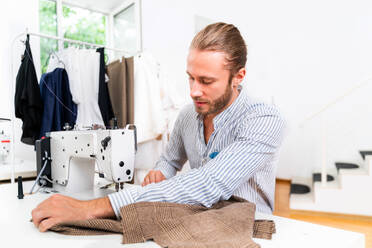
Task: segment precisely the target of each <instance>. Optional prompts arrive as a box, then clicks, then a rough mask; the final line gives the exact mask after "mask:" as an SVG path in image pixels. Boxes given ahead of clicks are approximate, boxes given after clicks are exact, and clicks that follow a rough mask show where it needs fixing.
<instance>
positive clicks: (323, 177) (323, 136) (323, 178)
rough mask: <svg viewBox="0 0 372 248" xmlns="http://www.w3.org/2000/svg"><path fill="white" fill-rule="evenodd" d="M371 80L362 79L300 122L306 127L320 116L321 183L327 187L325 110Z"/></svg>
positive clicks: (302, 126) (301, 125)
mask: <svg viewBox="0 0 372 248" xmlns="http://www.w3.org/2000/svg"><path fill="white" fill-rule="evenodd" d="M370 82H372V77H371V78H368V79H366V80H362V81H361V82H360V83H359V84H357V85H356V86H353V87H352V88H350V89H348V90H347V91H346V92H345V93H344V94H342V95H340V96H338V97H336V98H334V99H333V100H332V101H330V102H329V103H327V104H325V105H324V106H322V107H321V108H320V109H319V110H318V111H316V112H314V113H312V114H311V115H309V116H308V117H307V118H305V119H304V120H303V121H301V122H300V125H299V127H300V128H304V127H305V125H306V124H307V123H308V122H309V121H310V120H313V119H315V118H317V117H320V121H321V142H322V145H321V147H322V166H321V168H322V169H321V183H322V187H326V184H327V131H326V130H327V129H326V121H325V111H327V110H328V109H330V108H331V107H333V106H335V105H336V104H338V103H339V102H341V101H343V100H344V99H345V98H347V97H348V96H350V95H352V94H354V93H355V92H356V91H357V90H358V89H360V88H363V87H365V86H366V85H368V84H369V83H370Z"/></svg>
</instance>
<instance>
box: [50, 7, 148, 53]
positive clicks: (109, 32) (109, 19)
mask: <svg viewBox="0 0 372 248" xmlns="http://www.w3.org/2000/svg"><path fill="white" fill-rule="evenodd" d="M47 1H52V2H55V3H56V15H57V37H58V38H64V30H63V25H62V23H63V19H64V18H63V5H65V6H70V7H78V8H82V9H86V10H89V11H92V12H97V13H100V14H102V15H104V16H105V18H106V32H105V33H106V44H105V46H108V47H113V44H114V17H115V16H116V15H117V14H119V13H121V12H122V11H124V10H125V9H127V8H128V7H130V6H132V5H134V15H135V26H136V50H137V53H140V52H141V51H142V18H141V0H125V1H124V2H123V3H122V4H120V5H119V6H117V7H116V8H114V9H113V10H112V11H111V12H109V13H107V12H104V11H101V10H98V9H94V8H87V7H85V6H82V5H79V4H71V3H70V2H65V1H63V0H47ZM57 47H58V49H60V48H63V41H58V46H57ZM108 52H109V54H110V53H111V55H112V56H110V57H113V51H108Z"/></svg>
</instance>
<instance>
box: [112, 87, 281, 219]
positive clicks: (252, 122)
mask: <svg viewBox="0 0 372 248" xmlns="http://www.w3.org/2000/svg"><path fill="white" fill-rule="evenodd" d="M213 125H214V131H213V133H212V134H211V136H210V138H209V140H208V144H205V141H204V124H203V120H202V118H201V116H199V115H198V113H197V112H196V111H195V110H194V106H193V105H192V104H190V105H187V106H186V107H185V108H183V109H182V110H181V112H180V114H179V116H178V118H177V120H176V123H175V126H174V129H173V131H172V134H171V137H170V141H169V143H168V145H167V148H166V150H165V152H164V153H163V154H162V156H161V157H160V159H159V161H158V162H157V164H156V166H155V169H156V170H160V171H161V172H162V173H163V174H164V176H165V177H166V178H167V180H164V181H162V182H159V183H156V184H154V183H152V184H149V185H146V186H145V187H138V188H130V189H124V190H123V191H120V192H117V193H113V194H110V195H109V199H110V202H111V205H112V207H113V209H114V211H115V214H116V215H117V216H120V214H119V209H120V207H122V206H125V205H127V204H131V203H134V202H144V201H147V202H155V201H162V202H176V203H183V204H197V205H203V206H206V207H210V206H212V205H213V204H214V203H216V202H218V201H220V200H226V199H229V198H230V197H231V195H236V196H240V197H242V198H245V199H246V200H248V201H250V202H253V203H255V204H256V210H257V211H259V212H264V213H271V212H272V211H273V208H274V195H275V173H276V166H275V164H276V163H275V160H276V156H277V153H278V150H279V147H280V144H281V141H282V136H283V131H284V120H283V118H282V117H281V116H280V114H279V112H278V111H277V110H276V109H275V107H274V106H271V105H267V104H264V103H259V102H255V101H253V100H252V99H250V98H249V97H248V96H247V94H246V92H245V90H241V92H240V94H239V96H238V97H237V99H236V100H235V101H234V102H233V103H232V104H231V105H230V106H229V107H228V108H227V109H225V110H224V111H223V112H221V113H220V114H218V115H217V116H216V117H215V118H214V119H213ZM187 160H189V163H190V167H191V170H189V171H188V172H186V173H183V174H180V175H176V172H177V171H179V170H181V169H182V166H183V164H184V163H185V162H186V161H187Z"/></svg>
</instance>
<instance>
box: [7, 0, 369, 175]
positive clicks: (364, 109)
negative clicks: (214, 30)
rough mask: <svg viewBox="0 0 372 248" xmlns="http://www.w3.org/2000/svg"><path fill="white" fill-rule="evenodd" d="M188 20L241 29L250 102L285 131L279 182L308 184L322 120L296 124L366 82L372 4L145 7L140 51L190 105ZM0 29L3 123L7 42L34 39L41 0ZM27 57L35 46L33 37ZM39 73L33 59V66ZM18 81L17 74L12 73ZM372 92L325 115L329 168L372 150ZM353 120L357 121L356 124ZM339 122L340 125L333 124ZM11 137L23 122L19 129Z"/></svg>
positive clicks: (21, 148)
mask: <svg viewBox="0 0 372 248" xmlns="http://www.w3.org/2000/svg"><path fill="white" fill-rule="evenodd" d="M195 15H198V16H201V17H205V18H207V19H211V20H217V21H225V22H230V23H233V24H235V25H236V26H238V28H239V29H240V30H241V32H242V34H243V36H244V38H245V40H246V42H247V44H248V63H247V69H248V74H247V80H246V82H245V86H246V87H247V88H248V89H249V91H250V92H251V95H252V96H255V97H259V98H262V99H263V100H265V101H268V102H270V101H271V99H272V97H274V100H275V104H276V105H277V106H278V107H279V108H280V109H281V111H282V113H283V114H284V116H285V117H286V119H287V122H288V126H289V132H288V135H287V139H286V140H285V142H284V145H283V149H282V152H281V157H280V160H279V168H278V173H277V175H278V177H281V178H290V177H292V176H304V177H306V176H310V173H311V172H312V171H313V170H315V168H318V167H320V162H321V150H320V146H321V142H320V136H319V135H320V130H319V128H320V118H319V117H318V118H315V119H314V120H312V121H309V122H308V123H306V125H305V127H304V129H300V128H298V124H299V123H300V122H301V121H302V120H303V119H304V118H305V117H307V116H308V115H310V114H311V113H313V112H314V111H317V110H318V109H319V108H320V107H321V106H323V105H324V104H326V103H328V102H329V101H330V100H332V99H333V98H335V97H336V96H339V95H341V94H343V93H344V92H345V91H346V90H347V89H349V88H351V87H352V86H354V85H356V84H357V83H358V82H360V81H361V80H363V79H365V78H369V77H371V76H372V71H371V68H372V56H371V55H372V46H371V44H372V42H371V41H372V32H371V30H372V2H371V1H367V0H365V1H363V0H355V1H353V2H352V3H351V1H335V0H327V1H324V0H323V1H321V0H314V1H308V2H305V1H295V0H283V1H275V0H266V1H246V0H235V1H216V0H204V1H196V0H188V1H172V0H157V1H151V0H142V18H143V20H142V24H143V27H142V29H143V46H144V49H145V50H147V51H149V52H151V53H152V54H153V55H154V56H155V57H156V58H157V59H158V60H159V61H160V63H161V64H162V66H164V67H167V70H168V72H169V76H170V78H171V79H172V80H173V82H174V89H176V90H177V92H176V93H175V94H177V95H179V96H178V98H179V99H182V101H183V102H187V101H189V96H188V94H189V91H188V86H187V77H186V73H185V70H186V56H187V52H188V46H189V44H190V42H191V39H192V38H193V36H194V34H195V33H194V29H195V23H194V19H195ZM0 18H1V19H0V23H1V24H2V25H3V26H4V27H1V30H2V35H1V39H0V56H1V59H0V115H1V116H5V117H7V116H10V114H11V113H12V110H11V108H10V106H12V105H11V103H12V101H13V96H9V94H8V93H7V92H9V88H8V87H9V85H10V83H14V82H12V78H11V74H10V69H11V68H10V66H11V63H10V58H11V54H13V60H14V61H15V62H16V63H15V64H14V68H15V70H17V69H18V67H19V61H20V55H21V54H22V53H23V45H22V44H21V43H20V42H18V41H17V42H16V46H15V51H11V41H12V40H13V39H14V37H15V36H16V35H17V34H19V33H21V32H23V31H24V30H25V28H26V26H27V27H29V29H30V30H31V31H38V29H39V28H38V0H14V1H8V2H7V4H4V5H3V7H2V9H1V15H0ZM31 46H32V51H33V54H34V58H38V57H39V44H38V40H37V38H31ZM35 62H36V64H37V67H38V66H39V63H40V62H39V60H36V61H35ZM15 73H16V72H15ZM371 88H372V83H370V84H368V85H367V86H365V87H364V88H362V89H360V90H358V91H355V92H354V94H353V95H352V96H351V97H349V98H347V100H345V101H344V102H343V103H340V104H338V105H337V106H336V107H334V108H332V109H331V110H330V111H327V113H326V114H327V118H326V120H327V123H328V124H327V125H326V126H327V133H328V139H327V142H328V143H327V144H328V155H329V156H328V159H327V161H328V165H329V166H331V163H332V162H333V161H334V160H336V159H344V160H351V161H357V160H358V158H359V157H358V154H357V149H359V148H364V149H368V148H370V147H372V137H371V136H372V132H371V131H369V127H370V126H371V124H372V115H371V113H372V107H371V105H372V101H371V100H370V97H369V92H372V91H371ZM353 119H357V121H353ZM335 121H337V122H335ZM17 126H18V129H17V130H18V131H17V138H16V140H17V141H18V140H19V137H20V134H21V132H20V121H17ZM16 148H17V154H18V156H20V157H25V158H30V159H31V158H33V157H34V152H33V151H32V147H30V146H26V145H23V144H21V143H20V142H17V144H16Z"/></svg>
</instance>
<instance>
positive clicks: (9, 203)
mask: <svg viewBox="0 0 372 248" xmlns="http://www.w3.org/2000/svg"><path fill="white" fill-rule="evenodd" d="M30 188H31V182H25V183H24V192H28V191H29V190H30ZM49 196H50V195H48V194H41V193H37V194H34V195H26V196H25V198H24V199H22V200H18V198H17V184H2V185H0V197H1V200H0V247H38V248H41V247H53V248H58V247H61V248H62V247H63V248H68V247H74V248H76V247H86V248H93V247H97V248H101V247H110V248H115V247H121V248H127V247H133V248H140V247H141V248H142V247H143V248H151V247H160V246H158V245H157V244H155V243H154V242H146V243H139V244H130V245H122V244H121V235H102V236H66V235H61V234H58V233H53V232H46V233H40V232H39V231H38V229H36V228H35V227H34V225H33V224H32V223H31V222H30V218H31V210H32V209H33V208H34V207H36V206H37V205H38V204H39V203H40V202H41V201H42V200H44V199H46V198H48V197H49ZM256 219H272V220H274V221H275V224H276V230H277V233H276V234H274V235H273V239H272V240H263V239H254V241H255V242H257V243H258V244H260V245H261V247H263V248H274V247H275V248H281V247H283V248H291V247H296V248H297V247H301V248H307V247H309V248H310V247H311V248H320V247H337V248H365V237H364V234H361V233H355V232H349V231H344V230H341V229H335V228H330V227H325V226H321V225H316V224H310V223H306V222H302V221H296V220H291V219H287V218H282V217H277V216H272V215H267V214H261V213H256Z"/></svg>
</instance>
